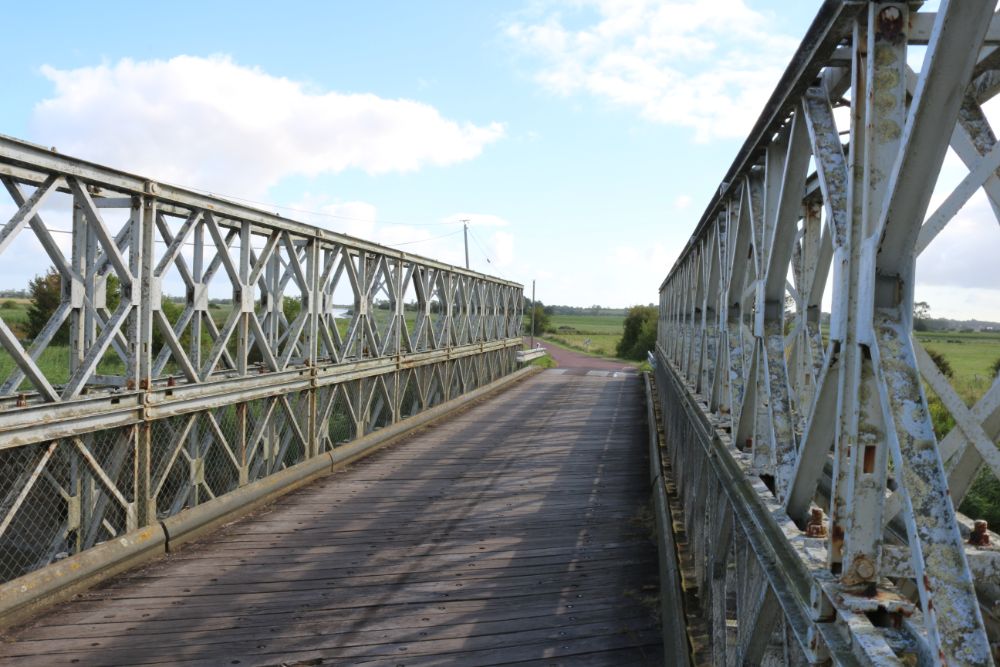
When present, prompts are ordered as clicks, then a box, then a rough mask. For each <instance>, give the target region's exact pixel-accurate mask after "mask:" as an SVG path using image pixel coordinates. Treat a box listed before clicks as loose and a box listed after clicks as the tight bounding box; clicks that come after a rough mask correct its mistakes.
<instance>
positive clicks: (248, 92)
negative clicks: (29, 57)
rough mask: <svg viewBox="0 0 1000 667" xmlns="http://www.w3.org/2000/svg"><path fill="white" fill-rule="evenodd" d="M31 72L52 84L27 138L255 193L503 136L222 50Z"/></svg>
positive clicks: (440, 154)
mask: <svg viewBox="0 0 1000 667" xmlns="http://www.w3.org/2000/svg"><path fill="white" fill-rule="evenodd" d="M42 73H43V74H44V75H45V76H46V77H47V78H48V79H49V80H50V81H51V82H52V83H53V84H54V86H55V91H54V94H53V96H52V97H50V98H49V99H46V100H43V101H42V102H40V103H39V104H38V105H37V106H36V107H35V109H34V114H33V117H32V127H33V135H34V138H35V139H36V140H37V141H39V142H41V143H44V144H45V145H53V146H56V147H57V148H58V150H59V151H60V152H62V153H65V154H69V155H74V156H79V157H83V158H87V159H90V160H94V161H98V162H103V163H107V164H109V165H110V166H114V167H118V168H123V169H127V170H131V171H135V172H138V173H140V174H142V175H144V176H149V177H150V178H153V179H157V180H161V181H164V182H171V183H177V184H181V185H191V186H194V187H198V188H202V189H209V190H213V191H218V192H222V193H227V194H235V195H241V196H251V197H252V196H261V195H262V194H263V193H265V192H266V191H267V189H268V188H270V187H271V186H273V185H275V184H276V183H278V182H279V181H281V180H282V179H283V178H286V177H288V176H293V175H304V176H316V175H318V174H323V173H336V172H340V171H343V170H345V169H360V170H363V171H365V172H368V173H371V174H381V173H386V172H400V171H402V172H405V171H414V170H417V169H420V168H421V167H424V166H427V165H448V164H453V163H456V162H462V161H464V160H469V159H471V158H474V157H476V156H477V155H479V154H480V153H481V152H482V150H483V148H484V147H485V146H486V145H488V144H490V143H492V142H494V141H497V140H498V139H500V138H501V137H502V136H503V135H504V127H503V125H502V124H500V123H495V122H494V123H490V124H487V125H474V124H471V123H460V122H457V121H454V120H449V119H447V118H444V117H443V116H442V115H441V114H440V112H439V111H438V110H437V109H435V108H434V107H432V106H430V105H427V104H423V103H421V102H416V101H413V100H406V99H384V98H381V97H378V96H376V95H372V94H357V93H350V94H347V93H338V92H332V91H331V92H324V91H317V90H315V89H314V88H312V87H311V86H309V85H306V84H304V83H302V82H298V81H292V80H289V79H286V78H281V77H276V76H272V75H271V74H268V73H266V72H264V71H262V70H261V69H259V68H254V67H245V66H242V65H239V64H237V63H235V62H234V61H233V60H232V59H231V58H229V57H227V56H213V57H209V58H200V57H194V56H177V57H175V58H171V59H170V60H152V61H134V60H131V59H127V58H126V59H123V60H120V61H118V62H117V63H115V64H110V65H109V64H102V65H98V66H94V67H81V68H79V69H71V70H60V69H56V68H54V67H49V66H45V67H43V68H42Z"/></svg>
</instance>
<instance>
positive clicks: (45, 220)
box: [0, 137, 522, 582]
mask: <svg viewBox="0 0 1000 667" xmlns="http://www.w3.org/2000/svg"><path fill="white" fill-rule="evenodd" d="M0 182H2V183H3V186H4V189H5V190H6V193H7V195H9V208H12V209H13V211H14V213H13V215H11V216H10V218H9V220H8V221H7V223H6V225H4V226H3V227H2V228H0V261H3V260H4V259H5V258H9V257H11V256H12V255H14V254H15V253H19V252H34V253H38V252H39V251H38V249H37V248H38V247H39V246H40V247H41V250H42V251H44V253H45V255H46V263H51V264H52V266H53V267H55V271H56V272H57V274H58V277H59V281H60V284H61V294H62V295H61V302H60V304H59V305H58V307H57V308H56V310H55V313H54V314H53V315H52V317H51V319H50V320H49V322H48V323H47V324H46V325H45V326H44V328H43V329H42V331H41V333H39V334H38V335H37V336H35V338H34V340H33V341H31V342H30V345H27V346H26V344H25V343H23V342H22V338H23V337H24V335H23V333H24V332H23V331H20V330H19V329H18V328H17V327H18V325H17V323H15V322H13V321H9V320H8V318H7V316H6V315H5V312H4V311H2V309H0V345H2V346H3V348H4V349H3V352H0V357H2V358H0V362H2V364H0V368H4V369H6V370H5V371H4V373H5V374H6V376H5V377H3V378H0V383H2V384H0V582H3V581H7V580H10V579H13V578H16V577H18V576H20V575H22V574H25V573H27V572H30V571H32V570H35V569H38V568H40V567H43V566H45V565H47V564H49V563H51V562H53V561H54V560H59V559H60V558H62V557H64V556H66V555H70V554H74V553H78V552H80V551H82V550H84V549H87V548H89V547H91V546H93V545H95V544H97V543H99V542H102V541H105V540H108V539H111V538H114V537H116V536H119V535H121V534H123V533H125V532H126V531H129V530H132V529H135V528H140V527H143V526H146V525H149V524H151V523H153V522H156V521H158V520H160V519H163V518H165V517H168V516H172V515H175V514H177V513H179V512H181V511H183V510H184V509H185V508H188V507H193V506H195V505H198V504H200V503H202V502H205V501H206V500H210V499H212V498H216V497H218V496H221V495H224V494H226V493H229V492H231V491H234V490H236V489H238V488H240V487H242V486H244V485H246V484H248V483H250V482H253V481H254V480H257V479H261V478H263V477H266V476H268V475H271V474H273V473H276V472H278V471H280V470H282V469H285V468H287V467H289V466H292V465H295V464H296V463H299V462H301V461H303V460H305V459H308V458H310V457H314V456H317V455H319V454H321V453H323V452H325V451H328V450H330V449H332V448H334V447H337V446H338V445H340V444H342V443H344V442H347V441H350V440H353V439H355V438H358V437H361V436H363V435H365V434H368V433H371V432H372V431H374V430H376V429H379V428H382V427H385V426H388V425H390V424H393V423H395V422H398V421H400V420H402V419H404V418H406V417H408V416H411V415H413V414H415V413H417V412H420V411H422V410H425V409H428V408H430V407H433V406H435V405H438V404H440V403H443V402H445V401H447V400H449V399H451V398H455V397H457V396H459V395H461V394H463V393H465V392H467V391H471V390H473V389H476V388H478V387H480V386H483V385H486V384H488V383H490V382H492V381H494V380H496V379H498V378H500V377H501V376H503V375H505V374H507V373H510V372H512V371H513V370H515V369H516V368H517V366H518V362H517V359H516V352H517V350H518V349H519V348H520V346H521V339H520V324H521V309H522V305H521V300H522V299H521V292H522V288H521V286H520V285H519V284H517V283H513V282H509V281H505V280H500V279H497V278H493V277H490V276H486V275H483V274H480V273H476V272H473V271H469V270H466V269H462V268H459V267H454V266H450V265H447V264H443V263H440V262H436V261H434V260H430V259H426V258H422V257H418V256H415V255H411V254H408V253H403V252H399V251H397V250H394V249H391V248H387V247H384V246H380V245H377V244H374V243H369V242H367V241H364V240H360V239H354V238H351V237H347V236H344V235H342V234H337V233H334V232H331V231H328V230H325V229H320V228H316V227H312V226H309V225H305V224H302V223H298V222H295V221H293V220H288V219H286V218H282V217H280V216H277V215H274V214H270V213H266V212H264V211H259V210H256V209H252V208H249V207H246V206H243V205H241V204H237V203H234V202H231V201H228V200H224V199H220V198H217V197H212V196H207V195H203V194H200V193H197V192H192V191H188V190H184V189H181V188H175V187H172V186H168V185H163V184H159V183H154V182H152V181H149V180H148V179H144V178H141V177H138V176H134V175H131V174H127V173H124V172H120V171H117V170H113V169H109V168H107V167H104V166H101V165H97V164H91V163H87V162H84V161H82V160H77V159H73V158H69V157H66V156H62V155H59V154H58V153H56V152H54V150H46V149H43V148H40V147H37V146H33V145H30V144H26V143H24V142H20V141H17V140H14V139H10V138H6V137H0ZM43 268H44V264H43V265H42V266H41V267H39V270H42V269H43ZM29 278H30V276H25V283H27V281H28V279H29ZM220 300H221V301H223V303H221V304H220ZM227 311H228V312H227ZM213 314H221V315H224V316H223V317H218V318H216V317H213Z"/></svg>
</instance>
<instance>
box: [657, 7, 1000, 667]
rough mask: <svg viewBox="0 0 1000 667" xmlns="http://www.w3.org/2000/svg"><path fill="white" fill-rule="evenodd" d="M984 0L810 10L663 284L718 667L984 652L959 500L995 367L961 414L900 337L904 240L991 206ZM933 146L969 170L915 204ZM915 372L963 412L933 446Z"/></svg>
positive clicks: (907, 295) (983, 661)
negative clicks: (978, 198) (967, 206)
mask: <svg viewBox="0 0 1000 667" xmlns="http://www.w3.org/2000/svg"><path fill="white" fill-rule="evenodd" d="M994 4H995V3H993V2H981V1H966V2H962V1H959V0H943V1H942V2H941V6H940V8H939V10H938V11H937V12H936V13H930V12H922V11H920V9H921V7H920V3H905V2H826V3H824V4H823V6H822V7H821V9H820V11H819V14H818V15H817V17H816V20H815V21H814V22H813V24H812V26H811V27H810V29H809V32H808V34H807V35H806V37H805V39H804V40H803V43H802V46H801V47H800V49H799V50H798V52H797V53H796V55H795V56H794V58H793V60H792V62H791V64H790V65H789V67H788V69H787V70H786V73H785V76H784V77H783V78H782V80H781V81H780V83H779V85H778V88H777V89H776V90H775V92H774V94H773V95H772V96H771V99H770V100H769V102H768V103H767V106H766V107H765V109H764V111H763V112H762V114H761V116H760V118H759V119H758V121H757V123H756V125H755V126H754V129H753V131H752V132H751V134H750V135H749V137H748V138H747V140H746V142H745V143H744V146H743V148H742V149H741V150H740V151H739V153H738V155H737V157H736V159H735V161H734V162H733V165H732V167H731V168H730V169H729V171H728V172H727V174H726V176H725V178H724V179H723V183H722V185H721V186H720V188H719V190H718V192H717V194H716V195H715V196H714V197H713V198H712V200H711V202H709V204H708V206H707V207H706V209H705V213H704V214H703V215H702V217H701V220H700V221H699V223H698V225H697V227H696V229H695V232H694V234H693V235H692V237H691V239H690V241H689V242H688V243H687V245H686V246H685V248H684V250H683V251H682V252H681V254H680V257H679V259H678V260H677V262H676V263H675V264H674V266H673V267H672V268H671V269H670V271H669V273H668V275H667V277H666V278H665V280H664V281H663V283H662V284H661V287H660V316H659V331H658V342H657V355H656V356H657V359H656V368H657V380H658V384H660V385H663V386H662V387H661V389H660V391H661V396H662V395H670V396H671V397H672V398H671V400H670V401H665V402H664V411H665V412H664V420H665V421H666V422H667V425H666V426H667V432H668V444H671V445H672V446H673V448H674V449H673V451H672V452H671V456H672V457H673V460H674V463H673V468H674V469H675V470H677V471H678V486H679V491H680V495H681V497H682V498H683V499H684V501H685V503H686V507H685V520H686V521H687V523H688V525H687V526H686V530H687V533H688V537H689V539H690V540H691V542H692V544H691V548H692V549H693V550H694V552H695V553H697V554H702V556H699V558H700V559H702V560H705V561H706V562H708V563H710V564H711V567H709V566H708V565H706V566H705V567H703V568H700V569H698V572H699V573H700V575H701V577H702V581H700V582H699V591H701V594H702V595H704V596H705V598H706V599H705V601H704V604H703V606H702V609H703V610H704V612H705V615H706V621H707V623H708V626H709V628H710V631H711V633H712V637H711V640H712V641H711V644H712V647H713V650H714V652H715V654H716V655H715V661H716V663H718V664H728V663H734V661H735V663H739V662H740V661H744V662H745V661H751V662H759V661H764V662H776V663H783V662H787V663H789V664H800V663H803V662H808V663H809V664H819V663H823V662H824V661H828V660H832V661H833V662H836V663H844V664H850V663H855V662H857V663H861V664H899V663H900V662H903V663H908V664H909V663H914V662H915V663H917V664H950V665H957V664H963V665H992V664H994V659H995V657H996V656H995V655H994V652H995V648H994V647H996V646H998V645H1000V625H998V624H997V622H996V619H995V616H994V612H993V610H994V605H995V604H996V603H997V602H998V600H1000V574H998V569H997V567H996V563H994V560H995V559H993V558H992V555H993V553H992V551H990V549H991V548H992V547H990V546H989V544H990V543H991V540H992V543H993V544H995V543H996V540H997V538H996V536H995V535H993V534H991V533H989V531H988V530H987V529H985V528H984V527H983V526H982V525H973V521H972V520H971V519H970V518H968V517H964V516H962V515H960V514H958V513H957V512H956V510H955V505H954V503H957V502H960V500H961V498H962V497H963V496H964V495H965V493H966V492H967V490H968V488H969V486H970V485H971V483H972V480H973V479H974V478H975V476H976V475H977V474H978V473H979V471H980V470H982V469H984V467H985V469H986V470H988V471H990V472H991V473H992V474H994V475H1000V454H998V453H997V452H998V450H997V446H996V443H995V440H996V438H995V436H996V434H997V432H998V424H1000V418H998V416H997V415H1000V407H998V406H1000V389H998V388H997V387H998V385H1000V383H995V384H994V387H993V389H992V390H990V391H989V392H987V394H986V395H985V396H984V397H982V399H981V400H980V401H979V403H978V404H977V405H975V406H972V407H968V406H966V405H965V404H964V402H963V401H962V400H961V399H960V398H959V397H958V395H957V394H956V392H955V391H954V389H953V388H952V387H951V386H950V384H949V383H948V380H947V378H945V377H944V376H943V375H942V374H941V373H940V372H938V371H937V369H936V367H935V366H934V364H933V362H932V361H931V360H930V358H929V357H928V356H927V353H926V352H925V351H924V350H923V348H922V347H921V346H920V345H919V343H918V342H916V340H915V339H914V338H913V337H912V336H911V331H912V319H913V318H912V312H913V311H912V309H913V290H914V285H915V283H916V281H917V280H918V279H919V277H918V276H917V271H916V258H917V256H918V255H919V254H920V253H921V252H922V251H923V250H924V249H925V248H927V247H929V246H930V245H933V243H934V239H935V238H936V237H937V236H938V234H939V233H940V232H941V230H942V229H944V228H945V227H946V226H947V225H948V224H949V222H950V221H951V220H952V219H953V218H954V216H955V214H956V213H957V212H958V210H959V209H961V207H962V206H963V205H964V203H965V202H966V201H968V199H969V198H970V197H971V196H972V195H973V194H974V193H976V192H977V191H978V190H979V189H980V188H982V189H983V191H985V192H986V194H987V197H988V198H989V199H990V201H991V203H992V204H993V206H994V211H997V210H998V207H997V205H996V202H997V201H998V199H997V196H996V195H997V192H998V190H997V188H998V180H997V176H998V168H997V166H998V165H1000V151H998V150H997V149H996V139H995V134H994V132H993V129H992V128H991V127H990V124H989V120H988V119H987V117H986V114H985V113H984V112H983V110H982V107H981V104H982V103H983V102H985V101H987V100H988V99H989V98H991V97H992V96H993V95H995V94H996V93H997V92H1000V85H998V83H997V82H998V81H1000V57H997V56H996V50H995V44H996V35H997V34H1000V29H998V28H1000V20H998V19H997V18H996V16H995V15H994V10H995V7H994ZM914 45H920V46H921V48H923V46H924V45H926V55H925V57H924V59H923V65H922V66H921V68H920V71H913V70H911V69H910V65H908V60H907V58H908V54H910V53H911V50H910V48H911V47H912V46H914ZM909 62H910V63H911V64H912V63H913V62H914V59H912V58H910V60H909ZM838 109H843V111H846V112H847V113H844V112H843V111H838ZM845 137H846V139H847V144H846V145H844V144H843V140H844V138H845ZM949 146H951V147H952V148H953V149H954V150H955V152H956V153H957V154H958V155H959V157H960V158H961V159H962V161H963V162H964V163H965V165H966V166H967V167H968V170H969V173H968V176H967V177H966V178H964V179H962V180H961V182H960V183H958V185H957V186H955V187H954V188H953V191H952V192H951V193H950V194H949V193H947V192H945V193H944V194H945V195H946V196H945V197H944V199H943V203H942V204H941V205H940V206H938V207H937V209H936V210H930V209H929V206H928V203H929V201H930V196H931V192H932V191H934V189H935V187H936V186H938V185H939V184H938V174H939V171H940V168H941V164H942V161H943V159H944V155H945V151H946V150H947V149H948V147H949ZM824 293H825V294H827V298H829V301H828V302H826V303H829V304H830V308H831V312H830V319H829V324H828V326H826V327H822V326H821V325H822V318H821V308H822V307H823V304H824V297H823V295H824ZM925 382H926V384H927V386H930V387H932V388H933V389H934V392H935V393H936V394H937V395H938V396H940V397H941V400H942V403H943V406H944V407H945V409H947V410H949V411H950V412H951V413H952V414H953V416H954V417H955V420H956V423H957V427H956V428H955V429H953V430H952V432H951V433H949V434H948V435H947V437H944V438H942V440H941V442H938V441H937V439H936V437H935V434H934V431H933V427H932V423H931V420H930V417H929V411H928V404H927V398H926V391H925V388H924V383H925ZM671 434H673V437H672V438H671ZM706 508H707V509H706ZM713 521H723V522H724V525H711V524H710V525H708V526H704V525H700V524H701V523H704V522H713ZM730 522H732V523H731V525H730ZM720 531H721V532H722V534H723V535H727V536H728V535H732V537H731V538H730V537H727V538H726V540H723V541H722V542H720V548H721V549H724V551H725V553H713V544H712V541H713V540H714V539H715V538H716V537H717V535H718V534H719V532H720ZM700 541H705V544H700ZM779 562H780V563H781V573H780V574H776V573H775V572H774V571H773V569H774V567H775V566H776V563H779ZM726 600H729V601H730V602H727V601H726ZM732 600H735V605H733V604H732V603H731V601H732Z"/></svg>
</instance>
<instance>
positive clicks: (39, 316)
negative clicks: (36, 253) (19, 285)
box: [27, 266, 69, 345]
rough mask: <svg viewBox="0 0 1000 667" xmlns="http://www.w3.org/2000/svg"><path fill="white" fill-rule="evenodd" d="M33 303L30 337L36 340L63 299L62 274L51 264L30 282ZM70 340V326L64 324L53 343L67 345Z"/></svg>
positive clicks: (29, 291)
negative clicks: (43, 272)
mask: <svg viewBox="0 0 1000 667" xmlns="http://www.w3.org/2000/svg"><path fill="white" fill-rule="evenodd" d="M28 295H29V298H30V299H31V305H30V306H29V307H28V324H27V329H28V338H30V339H32V340H34V339H35V338H37V337H38V335H39V334H40V333H42V329H44V328H45V325H46V324H48V322H49V320H50V319H52V314H53V313H55V312H56V309H57V308H58V307H59V303H60V302H61V301H62V276H60V275H59V272H58V271H56V269H55V267H52V266H50V267H49V270H48V271H46V272H45V274H44V275H41V276H35V277H34V278H32V279H31V282H29V283H28ZM68 342H69V327H67V326H66V325H65V324H63V325H62V326H61V327H59V331H57V332H56V335H55V336H54V337H53V338H52V343H55V344H57V345H58V344H62V345H65V344H66V343H68Z"/></svg>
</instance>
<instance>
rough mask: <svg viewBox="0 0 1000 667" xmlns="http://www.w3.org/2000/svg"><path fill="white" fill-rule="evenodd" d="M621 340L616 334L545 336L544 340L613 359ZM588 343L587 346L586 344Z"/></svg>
mask: <svg viewBox="0 0 1000 667" xmlns="http://www.w3.org/2000/svg"><path fill="white" fill-rule="evenodd" d="M621 338H622V335H621V333H617V334H545V340H547V341H551V342H553V343H556V344H557V345H561V346H563V347H566V348H569V349H571V350H576V351H577V352H583V353H584V354H589V355H592V356H595V357H614V356H615V348H616V347H617V346H618V341H620V340H621ZM588 341H589V344H588Z"/></svg>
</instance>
